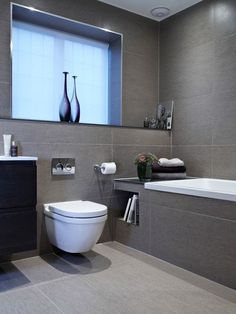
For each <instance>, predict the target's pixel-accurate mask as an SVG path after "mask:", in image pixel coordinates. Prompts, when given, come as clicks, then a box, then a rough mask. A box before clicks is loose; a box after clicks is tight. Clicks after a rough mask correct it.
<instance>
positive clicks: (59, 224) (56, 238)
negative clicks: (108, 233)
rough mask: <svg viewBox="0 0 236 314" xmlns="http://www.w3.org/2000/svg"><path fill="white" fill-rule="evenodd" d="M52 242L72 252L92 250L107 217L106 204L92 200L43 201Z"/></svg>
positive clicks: (48, 232)
mask: <svg viewBox="0 0 236 314" xmlns="http://www.w3.org/2000/svg"><path fill="white" fill-rule="evenodd" d="M44 215H45V223H46V229H47V234H48V238H49V241H50V243H51V244H53V245H54V246H56V247H57V248H59V249H61V250H63V251H65V252H69V253H82V252H87V251H89V250H90V249H91V248H92V247H93V246H94V245H95V244H96V243H97V241H98V239H99V238H100V236H101V234H102V231H103V228H104V225H105V222H106V220H107V207H106V206H104V205H101V204H98V203H94V202H89V201H72V202H60V203H51V204H44Z"/></svg>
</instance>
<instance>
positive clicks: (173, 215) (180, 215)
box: [150, 202, 236, 289]
mask: <svg viewBox="0 0 236 314" xmlns="http://www.w3.org/2000/svg"><path fill="white" fill-rule="evenodd" d="M151 206H152V209H151V234H150V239H151V248H150V250H151V254H152V255H154V256H157V257H159V258H161V259H164V260H166V261H168V262H170V263H172V264H175V265H178V266H180V267H183V268H185V269H188V270H190V271H193V272H194V273H197V274H200V275H202V276H204V277H207V278H209V279H211V280H214V281H216V282H219V283H221V284H225V285H227V286H229V287H231V288H232V289H235V287H236V286H235V282H236V277H235V259H236V250H235V248H234V245H233V243H234V240H233V239H234V237H235V233H236V228H235V227H236V222H235V221H231V220H224V219H218V218H215V217H209V216H206V215H199V214H194V213H192V212H186V211H182V210H181V209H177V210H176V209H173V208H168V207H162V206H160V205H159V204H158V202H157V203H156V205H155V203H152V204H151ZM206 249H207V251H206Z"/></svg>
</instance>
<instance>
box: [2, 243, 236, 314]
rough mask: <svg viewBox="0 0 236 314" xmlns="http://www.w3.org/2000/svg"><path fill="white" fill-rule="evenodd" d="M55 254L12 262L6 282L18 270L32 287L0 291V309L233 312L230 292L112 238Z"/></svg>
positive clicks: (234, 296) (95, 313)
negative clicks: (80, 249) (80, 251)
mask: <svg viewBox="0 0 236 314" xmlns="http://www.w3.org/2000/svg"><path fill="white" fill-rule="evenodd" d="M56 253H57V254H58V255H56V254H49V255H45V256H42V257H34V258H29V259H25V260H21V261H15V262H14V265H13V267H17V268H18V269H19V270H18V272H16V274H18V277H17V276H16V278H15V281H14V273H15V272H14V271H12V272H10V274H11V276H12V277H13V281H12V286H14V283H15V284H16V287H15V288H17V287H18V286H17V283H18V281H19V282H20V283H21V282H23V283H24V280H23V279H22V278H21V276H20V275H19V272H20V274H22V276H25V278H26V279H30V281H32V283H34V287H31V288H30V287H29V288H28V287H26V288H23V289H18V290H14V291H10V292H3V293H1V294H0V314H1V313H4V314H5V313H6V314H8V313H9V314H12V313H24V314H25V313H26V314H27V313H33V312H34V313H50V314H51V313H67V314H73V313H76V314H90V313H91V314H100V313H101V314H106V313H109V314H110V313H114V314H116V313H117V314H152V313H153V314H154V313H155V314H190V313H191V314H225V313H227V314H235V313H236V291H234V290H232V289H229V288H226V287H223V286H221V285H219V284H216V283H214V282H211V281H209V280H207V279H204V278H202V277H200V276H197V275H195V274H192V273H190V272H188V271H186V270H183V269H180V268H178V267H176V266H173V265H170V264H168V263H166V262H164V261H161V260H159V259H157V258H154V257H152V256H149V255H147V254H144V253H142V252H139V251H136V250H134V249H130V248H128V247H126V246H123V245H121V244H119V243H117V242H109V243H107V244H98V245H96V246H95V248H94V250H93V251H91V252H88V253H86V254H67V253H63V252H60V251H57V252H56ZM2 265H3V264H1V265H0V266H2ZM4 265H5V264H4ZM8 270H9V271H10V270H11V268H9V266H8V268H7V266H5V272H6V273H8ZM8 275H9V274H8ZM11 276H10V277H11ZM23 278H24V277H23ZM3 291H4V290H3Z"/></svg>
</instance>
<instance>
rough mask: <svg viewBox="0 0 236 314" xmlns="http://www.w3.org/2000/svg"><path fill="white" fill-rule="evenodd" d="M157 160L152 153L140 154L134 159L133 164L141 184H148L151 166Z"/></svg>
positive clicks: (150, 177) (150, 176)
mask: <svg viewBox="0 0 236 314" xmlns="http://www.w3.org/2000/svg"><path fill="white" fill-rule="evenodd" d="M157 160H158V158H157V156H156V155H154V154H152V153H141V154H138V155H137V156H136V157H135V160H134V164H135V165H137V172H138V177H139V180H140V181H141V182H148V181H151V179H152V164H153V162H154V161H157Z"/></svg>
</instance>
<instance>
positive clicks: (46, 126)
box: [4, 120, 111, 146]
mask: <svg viewBox="0 0 236 314" xmlns="http://www.w3.org/2000/svg"><path fill="white" fill-rule="evenodd" d="M4 128H5V132H10V133H12V134H17V137H18V140H19V141H22V142H31V143H50V144H51V143H61V146H63V145H64V144H109V143H111V129H110V128H109V127H104V126H92V125H90V126H87V125H75V124H69V123H48V122H44V123H42V122H33V121H20V120H17V121H16V120H9V121H6V123H5V125H4Z"/></svg>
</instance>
